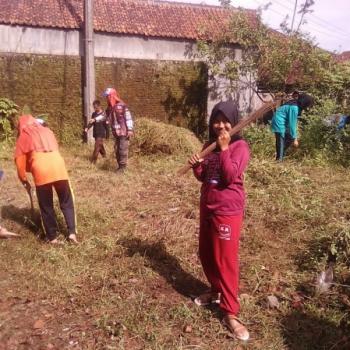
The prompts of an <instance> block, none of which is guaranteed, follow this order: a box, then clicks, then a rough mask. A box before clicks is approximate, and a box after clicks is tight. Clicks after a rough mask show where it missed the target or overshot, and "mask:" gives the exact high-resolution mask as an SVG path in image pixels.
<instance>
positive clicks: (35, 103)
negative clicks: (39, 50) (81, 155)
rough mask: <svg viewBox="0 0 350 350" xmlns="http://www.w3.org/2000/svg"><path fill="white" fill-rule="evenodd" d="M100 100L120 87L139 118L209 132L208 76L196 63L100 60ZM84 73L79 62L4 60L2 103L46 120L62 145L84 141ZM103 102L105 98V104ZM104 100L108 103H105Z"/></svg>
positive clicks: (1, 59) (1, 60)
mask: <svg viewBox="0 0 350 350" xmlns="http://www.w3.org/2000/svg"><path fill="white" fill-rule="evenodd" d="M95 66H96V97H97V98H100V97H99V95H100V94H101V92H102V91H103V90H104V89H105V88H106V87H109V86H113V87H116V88H117V89H118V90H119V92H120V95H121V97H122V98H123V99H124V100H125V101H126V102H127V104H128V105H129V107H130V110H131V111H132V113H133V114H134V115H135V117H136V118H137V117H141V116H142V117H148V118H153V119H157V120H162V121H169V122H171V123H173V124H176V125H181V126H188V127H189V128H191V129H192V130H193V131H195V132H196V133H198V134H201V133H202V132H203V131H204V130H205V113H206V101H207V70H206V68H205V67H204V65H203V64H200V63H191V62H169V61H147V60H125V59H102V58H98V59H96V60H95ZM81 84H82V71H81V60H80V58H79V57H67V56H44V55H5V54H2V55H0V97H7V98H10V99H11V100H13V101H14V102H15V103H17V104H18V105H19V106H20V108H21V109H22V108H23V107H24V106H27V107H29V109H30V110H31V111H32V113H33V114H34V115H39V114H46V115H47V119H48V121H49V124H50V126H51V127H52V128H53V129H54V130H55V132H56V134H57V135H58V137H59V139H60V140H61V142H70V141H72V140H76V139H79V138H80V137H81V131H82V127H83V104H82V89H81ZM101 99H102V98H101ZM102 100H103V99H102Z"/></svg>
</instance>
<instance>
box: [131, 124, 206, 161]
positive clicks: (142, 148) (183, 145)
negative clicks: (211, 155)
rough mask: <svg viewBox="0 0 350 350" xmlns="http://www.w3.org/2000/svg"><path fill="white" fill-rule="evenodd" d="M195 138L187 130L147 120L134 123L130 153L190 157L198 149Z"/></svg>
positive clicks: (198, 144)
mask: <svg viewBox="0 0 350 350" xmlns="http://www.w3.org/2000/svg"><path fill="white" fill-rule="evenodd" d="M200 146H201V144H200V143H199V141H198V139H197V137H196V136H195V135H194V134H193V133H192V132H191V131H189V130H188V129H185V128H180V127H177V126H174V125H170V124H165V123H161V122H156V121H154V120H151V119H147V118H140V119H137V121H136V133H135V137H134V139H133V142H132V147H131V151H132V152H133V153H136V154H142V155H151V154H161V153H163V154H168V155H169V154H172V155H177V156H184V155H190V154H192V153H194V152H197V151H198V150H199V149H200Z"/></svg>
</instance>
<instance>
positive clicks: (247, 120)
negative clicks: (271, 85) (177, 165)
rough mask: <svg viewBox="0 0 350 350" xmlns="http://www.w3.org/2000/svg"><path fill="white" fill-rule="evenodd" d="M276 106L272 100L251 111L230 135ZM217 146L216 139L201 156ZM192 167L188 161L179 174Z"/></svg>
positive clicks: (275, 102) (200, 153)
mask: <svg viewBox="0 0 350 350" xmlns="http://www.w3.org/2000/svg"><path fill="white" fill-rule="evenodd" d="M276 106H277V101H271V102H267V103H265V104H263V105H262V106H261V107H260V108H259V109H257V110H256V111H255V112H253V113H251V114H250V115H249V116H248V117H247V118H243V119H241V120H240V122H239V123H238V124H237V125H235V126H234V127H233V128H232V129H231V130H230V136H232V135H234V134H237V133H238V132H240V131H241V130H242V129H243V128H245V127H246V126H247V125H249V124H251V123H252V122H254V121H256V120H258V119H259V118H262V117H263V115H264V114H265V113H266V112H269V111H271V110H272V109H274V108H276ZM215 148H216V141H215V142H213V143H212V144H210V145H209V146H208V147H207V148H205V149H204V150H203V151H201V152H199V154H198V155H199V158H204V157H206V156H207V155H208V154H210V153H211V152H213V151H214V149H215ZM191 168H192V165H191V164H189V163H188V164H186V165H185V166H183V167H182V168H181V169H179V170H178V172H177V174H178V175H180V176H181V175H184V174H186V173H187V172H188V171H189V170H190V169H191Z"/></svg>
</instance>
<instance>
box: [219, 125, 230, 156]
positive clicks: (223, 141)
mask: <svg viewBox="0 0 350 350" xmlns="http://www.w3.org/2000/svg"><path fill="white" fill-rule="evenodd" d="M230 141H231V136H230V134H229V133H228V132H227V130H225V129H224V130H221V132H220V135H219V136H218V139H217V144H218V146H219V147H220V149H221V151H225V150H227V149H228V146H229V145H230Z"/></svg>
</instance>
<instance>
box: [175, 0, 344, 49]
mask: <svg viewBox="0 0 350 350" xmlns="http://www.w3.org/2000/svg"><path fill="white" fill-rule="evenodd" d="M304 1H305V0H298V4H301V3H303V2H304ZM182 2H192V3H205V4H208V5H219V4H220V3H219V1H218V0H182ZM268 2H271V3H272V5H271V6H270V7H269V8H268V10H266V11H264V12H263V21H264V22H265V23H266V24H268V25H269V26H270V27H272V28H274V29H278V28H279V24H280V23H281V22H282V21H283V19H284V18H285V16H286V15H287V14H288V15H289V17H290V19H289V22H290V21H291V17H292V15H293V8H294V3H295V0H231V4H232V5H233V6H235V7H238V6H241V7H245V8H251V9H256V8H257V7H259V6H261V5H264V4H266V3H268ZM312 9H313V13H312V14H308V15H306V17H305V18H306V20H307V24H305V25H303V27H302V28H303V30H304V31H307V32H309V33H310V34H311V35H312V36H313V37H315V39H316V42H317V43H318V44H319V46H320V47H322V48H324V49H327V50H330V51H337V52H339V51H340V52H341V51H350V0H315V5H314V6H313V7H312ZM298 19H300V15H298V17H297V18H296V21H295V22H296V23H297V24H298V23H299V21H298Z"/></svg>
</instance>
